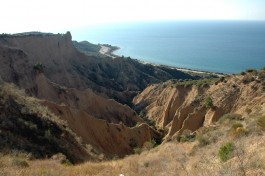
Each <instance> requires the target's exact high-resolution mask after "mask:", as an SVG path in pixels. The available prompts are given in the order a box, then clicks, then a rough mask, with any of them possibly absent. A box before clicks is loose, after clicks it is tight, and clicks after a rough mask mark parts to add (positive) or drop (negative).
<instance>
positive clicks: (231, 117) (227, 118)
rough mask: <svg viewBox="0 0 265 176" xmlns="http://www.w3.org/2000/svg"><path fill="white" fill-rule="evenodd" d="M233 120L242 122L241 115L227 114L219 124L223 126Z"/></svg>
mask: <svg viewBox="0 0 265 176" xmlns="http://www.w3.org/2000/svg"><path fill="white" fill-rule="evenodd" d="M231 120H242V116H241V115H239V114H235V113H228V114H225V115H223V116H222V117H221V118H220V119H219V120H218V122H219V123H220V124H223V123H224V122H227V121H229V122H230V121H231Z"/></svg>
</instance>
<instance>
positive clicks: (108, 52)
mask: <svg viewBox="0 0 265 176" xmlns="http://www.w3.org/2000/svg"><path fill="white" fill-rule="evenodd" d="M100 47H101V48H100V50H99V53H100V54H102V55H105V56H108V57H111V58H112V59H114V58H116V57H124V56H119V55H116V54H114V53H113V52H114V51H116V50H119V49H120V47H117V46H112V45H109V44H100ZM128 58H131V57H129V56H128ZM131 59H134V60H136V61H137V62H139V63H142V64H150V65H153V66H155V67H166V68H170V69H176V70H179V71H183V72H187V73H194V74H208V75H215V76H218V77H222V76H225V75H230V74H228V73H221V72H211V71H205V70H197V69H190V68H183V67H176V66H169V65H163V64H154V63H151V62H146V61H142V60H139V59H135V58H131Z"/></svg>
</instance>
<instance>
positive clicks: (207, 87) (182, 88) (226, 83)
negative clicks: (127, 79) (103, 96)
mask: <svg viewBox="0 0 265 176" xmlns="http://www.w3.org/2000/svg"><path fill="white" fill-rule="evenodd" d="M264 90H265V71H264V70H260V71H256V70H249V72H247V73H245V72H243V73H242V74H240V75H234V76H227V77H223V78H215V79H201V80H187V81H179V80H170V81H167V82H165V83H162V84H153V85H151V86H149V87H147V88H146V89H145V90H144V91H143V92H142V93H141V94H139V95H137V96H136V97H135V98H134V100H133V102H134V104H135V109H137V110H138V111H141V114H142V115H143V116H145V118H148V119H150V120H153V121H155V124H156V126H157V127H158V128H161V129H164V130H166V132H167V137H166V138H168V139H169V138H171V137H172V136H174V137H177V138H179V136H180V135H181V134H182V132H183V131H184V130H190V131H192V132H193V131H196V130H197V129H199V128H200V127H203V126H209V125H211V124H212V123H213V122H216V121H217V120H218V119H219V118H220V117H222V116H223V115H224V114H227V113H235V114H238V115H239V116H240V117H242V118H244V117H245V116H246V115H248V113H250V112H251V111H252V110H254V109H255V108H261V110H262V112H263V110H264V108H265V107H264V103H265V94H264Z"/></svg>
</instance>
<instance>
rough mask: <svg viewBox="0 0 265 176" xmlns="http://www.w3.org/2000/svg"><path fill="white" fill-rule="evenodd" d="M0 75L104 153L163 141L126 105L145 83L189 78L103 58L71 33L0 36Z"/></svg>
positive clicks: (108, 154)
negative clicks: (73, 39) (38, 101)
mask: <svg viewBox="0 0 265 176" xmlns="http://www.w3.org/2000/svg"><path fill="white" fill-rule="evenodd" d="M75 46H76V47H79V49H77V48H75ZM80 47H81V48H82V47H83V48H82V49H81V50H86V51H88V50H89V49H90V54H87V53H85V54H84V53H82V52H80V51H79V50H80ZM0 77H1V79H2V81H3V82H7V83H14V84H15V85H17V86H18V87H19V88H20V89H22V90H25V92H26V93H27V95H29V96H33V97H36V98H38V99H39V100H42V101H41V104H42V105H44V106H46V107H48V108H49V110H50V111H51V112H52V113H54V114H56V116H58V117H59V118H60V119H61V120H64V121H65V122H66V123H67V124H68V125H69V128H70V129H71V130H72V131H73V132H74V133H76V135H77V136H78V137H80V138H81V139H82V141H83V143H84V144H85V145H89V146H92V148H93V149H94V150H96V151H97V152H98V153H100V154H102V156H103V158H112V157H116V156H119V157H123V156H125V155H127V154H131V153H133V149H134V148H136V147H141V146H142V145H143V144H144V143H145V142H146V141H150V140H152V139H155V140H156V141H157V142H161V138H162V134H160V132H158V131H156V130H155V129H154V128H152V127H150V126H149V125H147V124H142V125H140V126H139V125H138V126H136V124H139V123H143V122H144V120H143V119H141V118H140V117H139V116H138V115H137V113H136V112H135V111H134V110H133V109H131V108H130V107H129V106H128V105H131V100H132V98H133V96H135V95H136V94H137V93H138V92H140V91H141V90H143V89H144V88H145V87H146V86H147V85H148V84H149V83H154V82H161V81H164V80H168V79H172V78H183V79H184V78H193V76H190V75H189V74H186V73H183V72H180V71H177V70H172V69H168V68H163V67H158V66H153V65H147V64H141V63H139V62H138V61H136V60H133V59H130V58H114V59H112V58H109V57H105V56H104V55H101V54H99V53H98V46H97V45H93V44H90V43H88V42H73V41H72V39H71V34H70V33H69V32H68V33H66V34H56V35H55V34H50V33H40V32H29V33H21V34H17V35H1V36H0ZM121 103H127V104H128V105H123V104H121ZM121 135H122V136H121ZM58 152H59V151H58Z"/></svg>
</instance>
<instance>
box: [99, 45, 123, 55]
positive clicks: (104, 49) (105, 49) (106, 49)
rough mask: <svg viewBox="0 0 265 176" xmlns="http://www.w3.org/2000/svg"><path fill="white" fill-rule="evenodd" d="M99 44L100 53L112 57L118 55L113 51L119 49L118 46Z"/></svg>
mask: <svg viewBox="0 0 265 176" xmlns="http://www.w3.org/2000/svg"><path fill="white" fill-rule="evenodd" d="M99 46H100V47H101V48H100V50H99V53H100V54H102V55H105V56H108V57H111V58H113V59H114V58H116V57H120V56H118V55H115V54H114V53H113V52H114V51H116V50H119V49H120V48H119V47H117V46H112V45H108V44H100V45H99Z"/></svg>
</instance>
